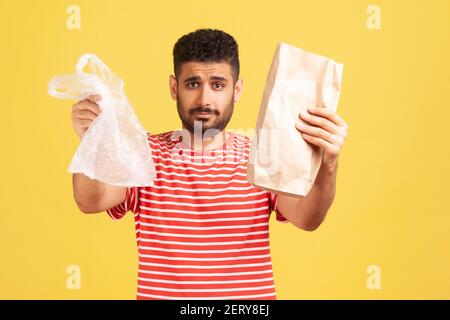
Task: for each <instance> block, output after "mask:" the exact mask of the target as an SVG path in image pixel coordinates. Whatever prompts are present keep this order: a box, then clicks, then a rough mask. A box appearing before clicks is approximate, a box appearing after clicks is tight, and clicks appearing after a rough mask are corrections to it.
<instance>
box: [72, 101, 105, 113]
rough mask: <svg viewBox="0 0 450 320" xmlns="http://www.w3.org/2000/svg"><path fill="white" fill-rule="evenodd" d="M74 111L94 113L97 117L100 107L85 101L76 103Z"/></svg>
mask: <svg viewBox="0 0 450 320" xmlns="http://www.w3.org/2000/svg"><path fill="white" fill-rule="evenodd" d="M76 109H78V110H89V111H91V112H93V113H95V114H96V115H97V116H98V115H99V114H100V112H101V110H100V107H99V106H98V105H97V104H95V103H92V102H89V101H86V100H84V102H83V101H82V102H80V103H78V104H77V107H76Z"/></svg>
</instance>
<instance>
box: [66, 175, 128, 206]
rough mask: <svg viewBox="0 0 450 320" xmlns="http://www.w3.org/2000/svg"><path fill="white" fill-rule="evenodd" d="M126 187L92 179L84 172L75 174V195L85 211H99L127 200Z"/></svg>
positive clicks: (78, 203)
mask: <svg viewBox="0 0 450 320" xmlns="http://www.w3.org/2000/svg"><path fill="white" fill-rule="evenodd" d="M126 189H127V188H126V187H118V186H112V185H109V184H106V183H103V182H101V181H98V180H95V179H90V178H89V177H87V176H85V175H84V174H82V173H75V174H73V196H74V199H75V202H76V203H77V206H78V208H79V209H80V210H81V211H82V212H84V213H98V212H103V211H106V210H108V209H111V208H113V207H115V206H117V205H119V204H121V203H122V202H124V201H125V197H126V191H127V190H126Z"/></svg>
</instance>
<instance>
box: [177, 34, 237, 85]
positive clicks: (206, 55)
mask: <svg viewBox="0 0 450 320" xmlns="http://www.w3.org/2000/svg"><path fill="white" fill-rule="evenodd" d="M189 61H196V62H228V63H229V64H230V66H231V71H232V73H233V80H234V82H235V83H236V81H237V80H238V78H239V55H238V44H237V43H236V41H235V40H234V38H233V37H232V36H231V35H229V34H228V33H226V32H223V31H221V30H216V29H197V30H195V31H194V32H191V33H188V34H185V35H184V36H182V37H181V38H180V39H178V41H177V42H176V43H175V46H174V48H173V66H174V72H175V77H176V78H177V80H178V77H179V75H180V71H181V65H182V64H183V62H189Z"/></svg>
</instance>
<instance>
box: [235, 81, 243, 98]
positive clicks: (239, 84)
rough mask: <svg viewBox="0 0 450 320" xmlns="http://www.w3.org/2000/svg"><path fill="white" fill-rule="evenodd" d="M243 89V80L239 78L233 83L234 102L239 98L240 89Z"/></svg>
mask: <svg viewBox="0 0 450 320" xmlns="http://www.w3.org/2000/svg"><path fill="white" fill-rule="evenodd" d="M243 89H244V80H242V79H239V80H238V81H236V84H235V85H234V102H238V101H239V99H241V94H242V90H243Z"/></svg>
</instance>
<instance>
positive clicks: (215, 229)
mask: <svg viewBox="0 0 450 320" xmlns="http://www.w3.org/2000/svg"><path fill="white" fill-rule="evenodd" d="M173 133H174V131H171V132H167V133H163V134H158V135H150V134H149V135H148V140H149V143H150V146H151V149H152V156H153V161H154V164H155V169H156V179H155V182H154V186H151V187H130V188H127V192H126V200H125V201H124V203H122V204H120V205H118V206H116V207H114V208H111V209H109V210H107V212H108V214H109V215H110V216H111V217H112V218H113V219H116V220H117V219H120V218H122V217H123V216H124V215H125V213H126V212H128V211H129V210H131V211H132V212H133V213H134V220H135V225H136V237H137V245H138V253H139V271H138V288H137V299H276V293H275V286H274V280H273V273H272V262H271V256H270V248H269V217H270V214H271V212H272V211H273V209H274V208H275V206H276V200H277V196H276V194H274V193H270V192H267V191H263V190H261V189H259V188H256V187H254V186H252V185H251V184H250V183H248V181H247V179H246V169H247V163H248V159H249V153H250V142H251V140H250V139H249V138H247V137H245V136H241V135H238V134H235V133H227V139H226V143H224V145H223V146H222V148H218V149H215V150H203V151H197V150H192V149H190V148H189V147H187V146H186V144H184V143H182V142H181V141H179V139H174V138H173V137H174V136H176V135H173ZM276 218H277V220H279V221H282V222H286V221H287V220H286V219H285V218H284V217H283V216H282V215H281V213H279V212H278V211H276Z"/></svg>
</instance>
